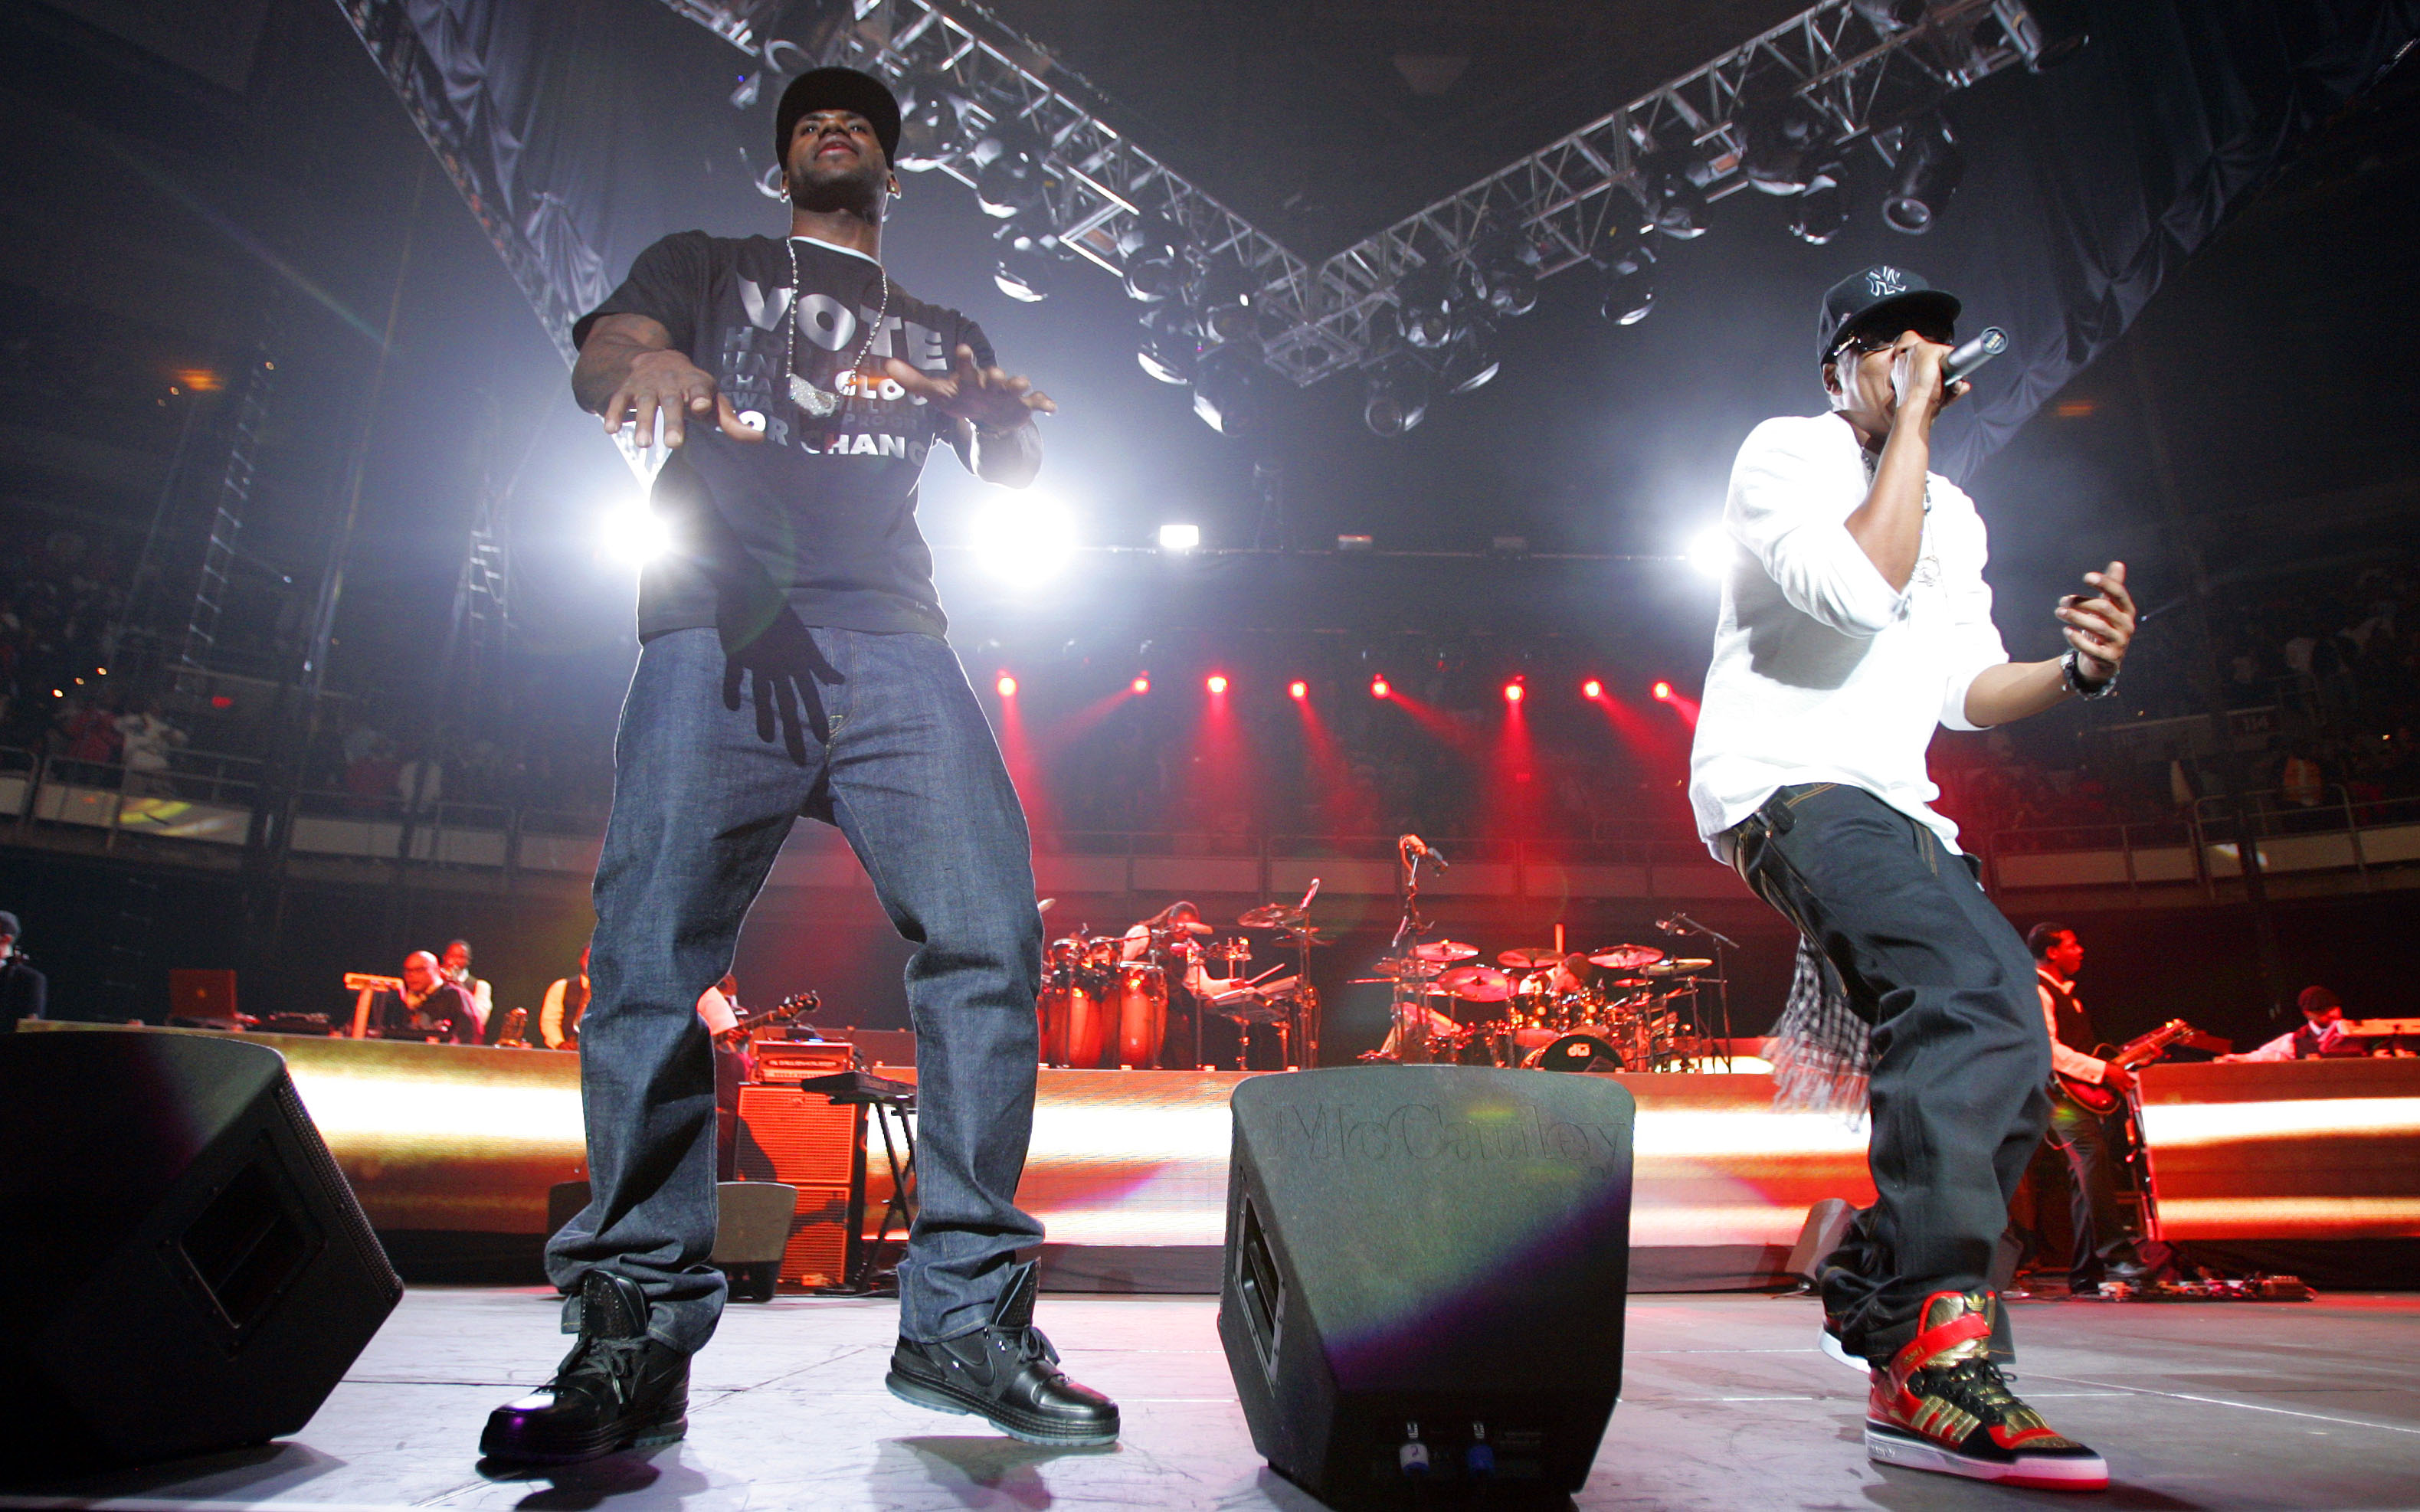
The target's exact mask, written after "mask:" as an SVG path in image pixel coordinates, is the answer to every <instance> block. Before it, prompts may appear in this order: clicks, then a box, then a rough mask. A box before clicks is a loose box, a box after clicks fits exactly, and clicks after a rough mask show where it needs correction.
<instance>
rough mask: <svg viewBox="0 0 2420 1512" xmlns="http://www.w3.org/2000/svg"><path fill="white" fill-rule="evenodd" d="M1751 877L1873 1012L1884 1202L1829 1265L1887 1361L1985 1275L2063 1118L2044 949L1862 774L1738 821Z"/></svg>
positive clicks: (1839, 1313)
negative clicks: (1942, 1295) (2038, 956)
mask: <svg viewBox="0 0 2420 1512" xmlns="http://www.w3.org/2000/svg"><path fill="white" fill-rule="evenodd" d="M1731 835H1732V840H1733V843H1734V845H1735V847H1736V857H1737V859H1736V864H1737V866H1738V869H1739V872H1740V874H1741V875H1742V876H1744V877H1745V878H1746V879H1747V882H1748V885H1749V886H1750V887H1754V888H1755V889H1756V891H1757V893H1758V894H1759V895H1760V896H1761V897H1762V898H1763V899H1764V900H1765V902H1767V903H1771V904H1773V905H1774V906H1775V907H1776V908H1777V909H1779V910H1780V911H1781V912H1782V913H1783V914H1784V915H1786V916H1788V918H1790V919H1791V921H1792V923H1795V924H1796V925H1797V926H1798V927H1799V930H1800V931H1801V933H1804V934H1805V935H1806V937H1807V939H1808V940H1810V941H1812V942H1813V943H1814V944H1815V946H1816V948H1817V949H1820V950H1822V951H1823V954H1824V956H1825V957H1826V958H1827V959H1828V960H1830V962H1831V963H1832V964H1833V966H1834V967H1836V968H1837V969H1838V971H1839V974H1840V980H1841V982H1842V984H1843V985H1845V986H1846V987H1847V988H1848V992H1849V998H1850V1001H1851V1003H1852V1004H1853V1006H1854V1008H1855V1009H1856V1011H1857V1012H1858V1013H1859V1014H1860V1016H1862V1017H1864V1018H1865V1019H1866V1020H1867V1022H1868V1023H1869V1024H1870V1025H1871V1026H1872V1042H1871V1045H1872V1073H1871V1074H1872V1080H1871V1084H1870V1093H1869V1095H1870V1113H1871V1118H1872V1133H1871V1136H1870V1141H1869V1151H1868V1158H1869V1162H1870V1164H1871V1165H1872V1168H1873V1177H1874V1190H1875V1193H1876V1200H1875V1202H1874V1205H1873V1206H1872V1207H1870V1208H1869V1209H1867V1210H1865V1211H1863V1212H1861V1213H1860V1214H1859V1215H1858V1217H1857V1221H1856V1223H1855V1224H1854V1226H1853V1227H1852V1228H1851V1230H1850V1234H1849V1238H1848V1240H1847V1241H1846V1242H1844V1243H1843V1244H1842V1245H1841V1247H1840V1248H1839V1249H1838V1250H1836V1251H1835V1252H1834V1253H1833V1254H1832V1256H1831V1257H1830V1258H1829V1259H1827V1260H1826V1261H1825V1262H1824V1266H1823V1307H1824V1311H1825V1312H1826V1313H1828V1314H1829V1315H1830V1316H1831V1317H1832V1318H1833V1319H1837V1320H1838V1322H1839V1324H1840V1336H1841V1341H1842V1343H1843V1344H1844V1345H1846V1346H1847V1347H1848V1348H1849V1349H1850V1350H1852V1351H1853V1352H1857V1353H1862V1354H1863V1355H1865V1357H1866V1358H1867V1359H1868V1360H1869V1361H1871V1362H1872V1363H1874V1364H1876V1365H1882V1364H1885V1363H1887V1362H1888V1361H1889V1359H1890V1357H1891V1356H1892V1355H1893V1354H1894V1353H1896V1352H1897V1351H1898V1350H1900V1348H1901V1347H1902V1346H1904V1345H1905V1344H1906V1343H1907V1342H1908V1341H1909V1340H1910V1339H1912V1338H1914V1337H1915V1336H1916V1328H1917V1322H1918V1315H1919V1313H1920V1311H1921V1309H1922V1307H1923V1304H1924V1299H1925V1298H1926V1297H1928V1296H1930V1295H1931V1294H1932V1293H1933V1292H1936V1291H1978V1290H1983V1289H1986V1288H1989V1286H1990V1285H1991V1283H1990V1279H1989V1276H1990V1271H1991V1266H1992V1257H1993V1248H1994V1246H1995V1245H1996V1244H1997V1243H1998V1242H1999V1238H2000V1234H2001V1231H2002V1230H2003V1229H2005V1228H2006V1227H2008V1223H2009V1198H2010V1197H2011V1196H2014V1195H2015V1192H2016V1189H2017V1181H2018V1180H2019V1179H2020V1178H2022V1177H2023V1176H2024V1172H2025V1165H2026V1162H2027V1161H2028V1160H2029V1159H2031V1157H2032V1155H2033V1151H2034V1149H2035V1147H2036V1146H2038V1145H2039V1144H2040V1143H2041V1137H2042V1131H2043V1128H2044V1126H2045V1125H2046V1124H2047V1122H2048V1120H2049V1118H2050V1098H2049V1095H2048V1093H2047V1092H2046V1091H2045V1090H2044V1088H2045V1085H2046V1084H2047V1083H2048V1081H2049V1080H2050V1035H2049V1032H2048V1030H2047V1029H2046V1028H2045V1027H2044V1026H2043V1024H2042V1013H2041V999H2040V996H2039V995H2038V994H2037V992H2036V990H2035V987H2034V980H2035V978H2034V963H2033V958H2032V956H2031V955H2029V954H2028V953H2027V952H2026V950H2025V947H2024V941H2023V940H2020V939H2019V938H2018V937H2017V932H2016V930H2015V929H2014V928H2013V927H2011V926H2010V924H2009V921H2008V919H2007V918H2004V917H2002V915H2001V913H2000V911H1999V910H1998V909H1997V908H1995V907H1994V906H1993V904H1992V902H1991V900H1990V899H1988V898H1986V897H1985V896H1984V895H1983V889H1982V887H1980V886H1978V883H1977V881H1976V877H1975V872H1974V871H1973V869H1972V868H1971V866H1970V865H1969V863H1968V862H1967V860H1966V858H1965V857H1964V856H1960V855H1958V854H1957V853H1955V852H1953V851H1951V850H1949V849H1948V848H1947V846H1945V845H1943V844H1942V843H1941V840H1940V837H1938V836H1937V835H1935V834H1934V833H1933V832H1932V831H1931V829H1929V828H1927V827H1926V826H1925V825H1921V824H1918V823H1917V822H1916V820H1915V819H1913V818H1911V817H1909V816H1908V815H1906V814H1903V813H1901V812H1900V811H1899V810H1896V809H1893V808H1892V807H1890V806H1889V805H1888V804H1886V803H1885V802H1883V801H1882V800H1881V799H1880V798H1878V797H1876V796H1874V795H1872V794H1870V793H1868V792H1866V791H1865V790H1864V789H1862V788H1855V787H1850V786H1847V785H1845V784H1841V783H1832V782H1812V783H1801V784H1796V785H1793V786H1791V787H1786V788H1783V789H1782V790H1780V791H1779V792H1778V793H1776V794H1775V795H1773V796H1772V798H1770V799H1768V800H1767V801H1766V803H1765V804H1764V806H1763V807H1762V808H1761V809H1760V810H1758V811H1757V812H1756V813H1755V814H1753V815H1751V816H1749V817H1748V818H1747V819H1745V820H1743V821H1741V823H1740V824H1739V825H1737V826H1735V827H1734V828H1733V830H1732V831H1731Z"/></svg>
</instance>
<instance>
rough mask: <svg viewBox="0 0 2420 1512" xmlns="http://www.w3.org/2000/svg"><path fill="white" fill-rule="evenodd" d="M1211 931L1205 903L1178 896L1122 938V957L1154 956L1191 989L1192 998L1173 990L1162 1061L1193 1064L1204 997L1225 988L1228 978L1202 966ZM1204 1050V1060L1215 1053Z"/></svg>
mask: <svg viewBox="0 0 2420 1512" xmlns="http://www.w3.org/2000/svg"><path fill="white" fill-rule="evenodd" d="M1209 933H1211V929H1210V926H1209V925H1208V924H1205V923H1203V922H1202V910H1201V908H1200V906H1199V905H1197V904H1195V903H1192V902H1190V901H1189V900H1187V899H1184V898H1179V899H1178V900H1177V901H1176V902H1174V903H1170V904H1169V905H1168V906H1167V907H1165V908H1163V909H1161V910H1160V911H1159V912H1158V913H1156V914H1154V915H1152V916H1151V917H1150V918H1146V919H1142V920H1140V921H1138V922H1137V923H1135V924H1134V925H1133V926H1131V927H1130V928H1128V929H1127V931H1126V932H1125V934H1124V935H1122V936H1121V937H1120V938H1119V940H1118V959H1119V960H1121V961H1147V962H1150V963H1152V964H1155V965H1157V966H1158V967H1159V968H1160V969H1161V970H1162V971H1164V972H1165V973H1166V974H1167V977H1168V980H1170V981H1171V982H1177V981H1181V982H1183V983H1184V984H1185V985H1186V987H1187V988H1188V989H1189V990H1190V992H1191V996H1190V997H1189V998H1179V997H1178V996H1177V995H1176V994H1174V993H1172V992H1171V993H1170V994H1169V995H1168V1027H1167V1032H1166V1033H1165V1034H1164V1035H1163V1036H1162V1037H1161V1040H1160V1054H1159V1059H1160V1064H1161V1065H1163V1066H1166V1065H1169V1064H1171V1061H1172V1062H1173V1063H1174V1064H1175V1066H1176V1067H1178V1068H1179V1069H1183V1070H1187V1071H1189V1070H1191V1069H1192V1067H1191V1066H1190V1065H1189V1064H1188V1063H1187V1062H1188V1061H1189V1060H1190V1058H1191V1057H1192V1054H1193V1048H1194V1046H1195V1044H1196V1043H1197V1042H1199V1041H1197V1038H1196V1036H1195V1033H1194V1027H1193V1023H1194V1020H1195V1018H1196V1017H1198V1016H1200V1015H1201V1014H1202V999H1203V998H1205V997H1208V996H1209V995H1211V994H1213V993H1217V992H1223V991H1225V990H1226V987H1227V981H1226V979H1224V978H1214V977H1212V976H1210V975H1208V974H1207V973H1206V972H1205V971H1204V970H1203V969H1202V947H1201V945H1200V943H1199V941H1200V940H1201V938H1202V936H1204V935H1207V934H1209ZM1155 936H1156V938H1157V944H1156V945H1155V944H1154V938H1155ZM1212 1016H1213V1017H1215V1016H1216V1015H1212ZM1204 1026H1205V1028H1206V1026H1207V1021H1205V1023H1204ZM1202 1057H1203V1058H1204V1059H1205V1060H1206V1059H1210V1058H1211V1056H1210V1052H1209V1050H1208V1049H1207V1048H1204V1049H1203V1050H1202Z"/></svg>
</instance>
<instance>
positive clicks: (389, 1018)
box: [370, 950, 479, 1044]
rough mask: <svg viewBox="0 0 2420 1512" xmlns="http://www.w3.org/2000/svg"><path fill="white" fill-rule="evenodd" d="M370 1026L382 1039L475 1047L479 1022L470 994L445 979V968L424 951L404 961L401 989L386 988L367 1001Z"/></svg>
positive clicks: (415, 952) (418, 951) (407, 957)
mask: <svg viewBox="0 0 2420 1512" xmlns="http://www.w3.org/2000/svg"><path fill="white" fill-rule="evenodd" d="M370 1023H371V1024H372V1025H374V1026H376V1033H377V1035H378V1037H379V1038H380V1039H381V1040H419V1041H427V1042H431V1043H443V1044H476V1043H478V1041H479V1020H478V1018H477V1016H476V1015H475V1014H474V1013H473V1011H472V1009H471V995H470V994H469V993H466V992H464V991H463V990H462V989H461V988H459V987H458V986H456V985H455V984H454V983H452V982H450V981H448V980H445V974H444V968H443V967H442V966H440V965H439V964H437V958H436V957H435V956H433V955H430V954H429V953H428V952H427V951H426V950H414V951H412V952H411V954H410V955H408V956H405V957H404V958H403V990H402V991H401V992H396V990H395V989H393V988H391V987H390V988H387V989H385V990H384V991H382V992H380V994H379V995H377V996H376V997H374V998H372V999H371V1000H370Z"/></svg>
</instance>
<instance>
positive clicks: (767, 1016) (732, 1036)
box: [714, 993, 824, 1045]
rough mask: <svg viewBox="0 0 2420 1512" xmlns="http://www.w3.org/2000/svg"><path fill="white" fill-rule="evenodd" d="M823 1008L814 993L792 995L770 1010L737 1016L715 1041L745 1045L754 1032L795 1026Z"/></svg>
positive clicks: (750, 1011) (760, 1010)
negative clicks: (785, 1025)
mask: <svg viewBox="0 0 2420 1512" xmlns="http://www.w3.org/2000/svg"><path fill="white" fill-rule="evenodd" d="M823 1006H824V1000H823V998H822V997H820V996H818V995H815V994H814V993H792V994H791V995H789V996H787V997H784V998H783V999H782V1000H781V1001H780V1002H778V1003H775V1004H774V1005H773V1006H772V1007H770V1008H757V1009H751V1010H749V1011H746V1012H744V1013H741V1014H739V1015H737V1020H736V1022H734V1023H733V1024H732V1026H731V1027H729V1028H727V1029H724V1030H723V1031H721V1033H720V1034H717V1035H716V1036H715V1037H714V1040H715V1042H716V1043H717V1044H732V1045H744V1044H746V1043H747V1042H748V1037H749V1034H750V1032H751V1031H752V1030H755V1029H768V1028H771V1027H773V1026H776V1025H782V1024H795V1023H797V1022H798V1021H799V1020H800V1019H802V1018H808V1017H811V1016H813V1014H814V1011H816V1010H817V1009H819V1008H821V1007H823Z"/></svg>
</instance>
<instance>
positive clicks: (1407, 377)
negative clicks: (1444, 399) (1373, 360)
mask: <svg viewBox="0 0 2420 1512" xmlns="http://www.w3.org/2000/svg"><path fill="white" fill-rule="evenodd" d="M1428 412H1429V382H1428V375H1427V374H1425V373H1423V372H1421V371H1420V370H1419V368H1417V367H1415V366H1413V365H1412V364H1411V363H1408V362H1405V363H1392V364H1389V365H1388V366H1386V367H1382V368H1380V369H1379V370H1378V371H1377V372H1375V373H1373V374H1371V375H1370V387H1369V393H1368V396H1367V397H1366V398H1365V399H1364V400H1363V401H1362V405H1361V423H1362V424H1365V425H1367V426H1369V427H1370V429H1371V432H1372V433H1373V435H1378V436H1388V437H1393V436H1401V435H1402V434H1403V433H1404V432H1405V431H1407V430H1410V429H1411V428H1412V427H1413V426H1415V425H1417V424H1419V423H1420V422H1421V421H1423V420H1425V419H1427V418H1428Z"/></svg>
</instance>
